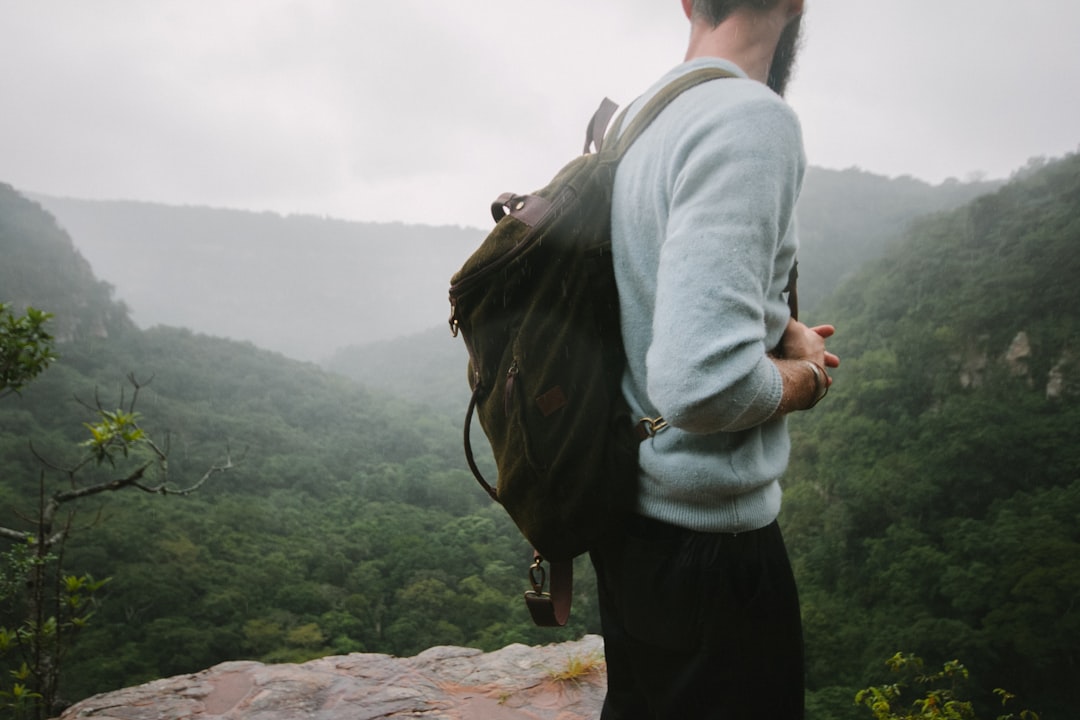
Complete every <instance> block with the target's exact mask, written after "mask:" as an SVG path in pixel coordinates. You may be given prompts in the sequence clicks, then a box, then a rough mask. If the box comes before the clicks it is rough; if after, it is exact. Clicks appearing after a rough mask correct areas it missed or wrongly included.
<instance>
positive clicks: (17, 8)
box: [0, 0, 1080, 228]
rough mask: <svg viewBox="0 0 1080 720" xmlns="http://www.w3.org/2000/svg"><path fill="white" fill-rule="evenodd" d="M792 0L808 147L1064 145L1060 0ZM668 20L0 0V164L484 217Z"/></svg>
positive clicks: (176, 189) (349, 211)
mask: <svg viewBox="0 0 1080 720" xmlns="http://www.w3.org/2000/svg"><path fill="white" fill-rule="evenodd" d="M807 6H808V13H807V17H806V28H805V44H804V48H803V52H802V55H801V59H800V62H799V67H798V70H797V74H796V76H795V79H794V80H793V82H792V85H791V86H790V89H789V93H788V99H789V101H790V102H791V104H792V105H793V106H794V107H795V109H796V110H797V111H798V112H799V115H800V117H801V118H802V122H803V130H804V135H805V139H806V146H807V154H808V156H809V159H810V162H811V164H812V165H817V166H822V167H827V168H837V169H840V168H847V167H852V166H857V167H860V168H862V169H864V170H868V171H871V172H875V173H879V174H882V175H889V176H896V175H905V174H908V175H913V176H915V177H918V178H921V179H924V180H927V181H929V182H932V183H935V184H936V183H938V182H941V181H942V180H944V179H946V178H948V177H957V178H959V179H965V178H967V177H971V176H973V175H974V174H976V173H982V174H985V176H987V177H991V178H993V177H1006V176H1008V175H1009V173H1010V172H1012V171H1013V170H1015V169H1016V168H1018V167H1020V166H1022V165H1023V164H1024V163H1025V162H1026V160H1027V159H1028V158H1030V157H1033V156H1039V155H1045V156H1049V157H1058V156H1061V155H1064V154H1066V153H1069V152H1074V151H1076V150H1077V149H1078V146H1080V51H1078V50H1077V47H1078V38H1080V2H1077V0H1024V1H1023V2H1018V1H1017V0H902V1H900V2H898V1H896V0H807ZM686 36H687V23H686V20H685V18H684V17H683V15H682V12H681V9H680V4H679V2H678V0H537V1H536V2H523V1H522V0H503V1H501V2H497V1H495V0H453V1H452V2H449V1H444V2H437V1H435V0H427V1H426V2H425V1H424V0H213V1H211V0H93V1H92V2H88V1H87V0H34V1H30V0H0V182H7V183H10V184H12V185H14V186H16V187H17V188H19V189H21V190H27V191H34V192H42V193H49V194H56V195H67V196H71V197H79V198H102V199H136V200H148V201H155V202H163V203H169V204H199V205H213V206H217V207H232V208H243V209H251V210H270V211H274V212H278V213H282V214H288V213H311V214H317V215H328V216H332V217H339V218H346V219H354V220H372V221H397V220H400V221H404V222H423V223H431V224H459V225H468V226H475V227H484V228H486V227H487V226H488V225H489V224H490V219H489V217H488V214H487V213H488V211H487V207H488V205H489V203H490V201H491V200H492V199H493V198H494V197H495V196H497V195H498V194H499V193H501V192H503V191H515V192H528V191H530V190H534V189H536V188H537V187H539V186H541V185H543V184H544V182H546V180H547V179H548V178H549V176H550V175H552V174H553V173H554V172H555V171H556V170H557V169H558V168H559V167H560V166H561V165H562V164H563V162H565V161H566V160H568V159H569V158H570V157H571V156H572V155H574V154H575V153H577V152H579V151H580V148H581V144H582V140H583V136H584V126H585V122H586V120H587V119H588V117H589V116H590V115H591V113H592V111H593V109H595V107H596V104H597V103H598V101H599V100H600V98H602V97H603V96H604V95H609V96H611V97H612V98H613V99H615V100H617V101H619V102H627V101H629V100H631V99H632V98H633V97H634V96H635V95H636V94H637V93H639V92H640V91H641V90H643V89H644V88H645V87H646V86H647V85H649V84H650V83H651V82H652V81H653V80H654V79H655V78H656V77H658V76H659V75H660V74H662V73H663V72H665V71H666V70H668V69H669V68H671V67H672V66H674V65H676V64H678V63H679V62H680V61H681V60H682V56H683V52H684V50H685V41H686Z"/></svg>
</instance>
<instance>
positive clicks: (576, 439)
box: [450, 68, 731, 625]
mask: <svg viewBox="0 0 1080 720" xmlns="http://www.w3.org/2000/svg"><path fill="white" fill-rule="evenodd" d="M730 76H731V74H730V73H728V72H727V71H724V70H721V69H719V68H704V69H701V70H697V71H694V72H691V73H689V74H686V75H683V76H682V77H680V78H677V79H676V80H674V81H673V82H672V83H670V84H669V85H667V86H666V87H665V88H663V89H662V90H661V91H660V92H659V93H658V94H657V95H656V96H655V97H654V98H652V99H651V100H650V101H649V102H648V103H646V105H645V107H643V108H642V110H641V111H640V112H639V113H638V114H637V115H636V116H635V117H634V119H633V121H632V122H631V123H630V124H629V126H628V127H626V128H625V130H623V131H621V132H620V133H619V135H618V137H617V139H614V140H610V141H609V142H608V143H604V131H605V128H606V127H607V125H608V123H609V121H610V120H611V117H612V116H613V114H614V111H615V105H614V103H612V102H611V101H610V100H607V99H605V100H604V102H603V103H602V104H601V106H600V108H599V109H598V110H597V112H596V114H595V115H594V116H593V118H592V120H591V121H590V123H589V126H588V129H587V131H586V138H585V152H584V154H583V155H581V156H580V157H577V158H575V159H574V160H572V161H571V162H569V163H568V164H567V165H566V166H565V167H563V169H562V170H561V171H559V172H558V173H557V174H556V176H555V178H554V179H553V180H552V181H551V182H550V183H549V184H548V185H547V186H546V187H544V188H543V189H541V190H538V191H537V192H535V193H532V194H529V195H515V194H512V193H505V194H503V195H501V196H499V198H498V199H496V200H495V202H494V203H493V204H492V216H493V217H494V219H495V221H496V225H495V227H494V229H493V230H492V231H491V233H490V234H489V235H488V236H487V238H486V239H485V240H484V241H483V243H482V244H481V245H480V247H479V248H478V249H477V250H476V251H475V252H474V253H473V254H472V255H471V256H470V257H469V258H468V259H467V260H466V262H465V264H464V265H463V266H462V268H461V269H460V270H459V271H458V272H457V273H455V274H454V275H453V277H452V278H451V280H450V306H451V315H450V327H451V331H452V332H453V334H454V335H455V336H456V335H458V334H460V335H461V336H462V337H463V338H464V341H465V346H466V348H467V350H468V355H469V361H468V381H469V385H470V388H471V389H472V398H471V400H470V402H469V407H468V410H467V411H466V415H465V440H464V442H465V455H466V459H467V461H468V464H469V467H470V468H471V470H472V471H473V474H474V475H475V476H476V478H477V480H478V481H479V483H480V484H481V486H483V488H484V489H485V490H486V491H487V493H488V494H489V495H490V496H491V498H492V499H493V500H495V501H496V502H498V503H500V504H501V505H502V506H503V507H504V508H505V509H506V511H507V512H508V513H509V514H510V516H511V518H512V519H513V520H514V522H515V523H516V525H517V526H518V528H519V529H520V530H521V532H522V534H524V536H525V537H526V538H527V539H528V541H529V542H530V543H531V544H532V546H533V548H535V557H534V559H533V563H532V565H531V566H530V570H529V578H530V582H531V585H532V590H531V591H529V592H527V593H526V602H527V604H528V606H529V610H530V612H531V614H532V616H533V619H534V621H535V622H536V623H537V624H540V625H563V624H565V622H566V619H567V617H568V616H569V610H570V595H571V591H570V590H571V588H570V585H571V582H572V560H573V558H574V557H575V556H577V555H580V554H582V553H584V552H587V551H588V550H590V549H592V548H594V547H596V546H597V544H598V543H600V542H601V541H602V540H603V539H604V538H605V537H606V536H607V535H609V534H610V533H613V532H615V531H617V529H618V528H619V526H620V523H621V522H622V521H623V520H624V519H625V518H626V517H627V516H628V515H629V512H630V510H631V507H632V504H633V502H634V500H635V496H636V483H637V469H638V467H637V451H638V444H639V443H640V441H641V440H642V439H644V438H645V437H647V436H648V435H649V434H651V433H654V432H656V431H657V430H658V429H661V428H662V427H663V420H662V419H661V418H653V419H649V418H634V417H631V414H630V409H629V406H628V405H627V403H626V401H625V400H624V398H623V396H622V392H621V380H622V375H623V369H624V367H625V364H626V356H625V352H624V350H623V344H622V334H621V330H620V326H619V298H618V292H617V288H616V286H615V273H614V268H613V265H612V257H611V195H612V188H613V185H614V178H615V169H616V167H617V165H618V163H619V160H620V158H621V157H622V156H623V154H624V153H625V152H626V150H627V149H628V148H629V147H630V145H631V144H632V143H633V142H634V140H635V139H637V137H638V136H639V135H640V134H641V133H642V132H643V131H644V130H645V128H646V127H648V125H649V124H650V123H651V122H652V121H653V120H654V119H655V118H656V116H657V115H659V114H660V112H661V111H662V110H663V109H664V107H666V106H667V104H668V103H669V102H671V100H673V99H674V98H675V97H676V96H678V95H679V94H680V93H682V92H683V91H685V90H687V89H689V88H690V87H693V86H695V85H697V84H699V83H702V82H705V81H708V80H712V79H716V78H721V77H730ZM621 122H622V118H620V120H619V121H617V122H616V126H618V125H620V124H621ZM591 146H595V148H596V151H595V152H590V147H591ZM474 413H475V414H476V415H478V416H479V420H480V425H481V427H482V428H483V430H484V433H485V435H486V436H487V439H488V441H489V442H490V444H491V448H492V451H493V454H494V458H495V464H496V467H497V471H498V479H497V482H496V483H495V485H492V484H491V483H489V482H488V481H487V480H486V479H485V478H484V477H483V475H482V473H481V472H480V470H479V468H478V466H477V463H476V461H475V458H474V457H473V452H472V446H471V442H470V428H471V422H472V417H473V415H474ZM544 560H547V561H549V564H550V567H551V578H550V592H547V591H545V589H544V588H545V584H546V583H547V572H546V570H545V569H544V566H543V564H542V563H543V561H544Z"/></svg>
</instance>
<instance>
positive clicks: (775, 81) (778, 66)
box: [767, 15, 802, 97]
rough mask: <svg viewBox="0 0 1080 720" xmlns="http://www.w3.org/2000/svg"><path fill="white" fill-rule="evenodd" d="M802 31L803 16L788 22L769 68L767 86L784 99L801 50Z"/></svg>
mask: <svg viewBox="0 0 1080 720" xmlns="http://www.w3.org/2000/svg"><path fill="white" fill-rule="evenodd" d="M801 29H802V15H798V16H797V17H795V18H793V19H792V20H791V21H790V22H788V24H787V26H786V27H785V28H784V31H783V32H782V33H780V40H779V42H777V43H776V52H774V53H773V58H772V64H771V65H770V66H769V78H768V81H767V84H768V86H769V87H770V88H772V89H773V91H774V92H775V93H776V94H777V95H780V96H781V97H783V95H784V91H785V90H786V89H787V84H788V80H790V79H791V71H792V70H793V69H794V68H795V56H796V55H797V54H798V50H799V32H800V30H801Z"/></svg>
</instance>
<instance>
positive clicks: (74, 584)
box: [0, 304, 232, 719]
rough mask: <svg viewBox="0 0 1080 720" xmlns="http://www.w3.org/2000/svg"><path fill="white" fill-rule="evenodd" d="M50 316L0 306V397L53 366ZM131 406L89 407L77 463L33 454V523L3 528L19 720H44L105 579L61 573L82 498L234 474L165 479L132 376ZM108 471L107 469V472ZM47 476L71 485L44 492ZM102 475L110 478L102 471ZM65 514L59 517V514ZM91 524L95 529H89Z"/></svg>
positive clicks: (6, 646)
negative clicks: (37, 466) (35, 469)
mask: <svg viewBox="0 0 1080 720" xmlns="http://www.w3.org/2000/svg"><path fill="white" fill-rule="evenodd" d="M50 317H51V315H49V314H48V313H43V312H40V311H37V310H34V309H33V308H29V309H28V310H27V311H26V314H25V315H23V316H21V317H17V316H15V315H14V314H13V313H11V312H10V311H9V310H8V309H7V307H6V306H5V305H2V304H0V373H2V374H0V397H3V396H5V395H8V394H11V393H13V392H18V391H19V390H20V389H21V388H22V387H24V386H25V385H26V384H27V383H29V382H30V381H31V380H33V379H34V378H35V377H36V376H37V375H39V374H40V373H41V372H42V371H43V370H44V369H45V368H46V367H48V365H49V364H50V363H51V362H52V361H53V360H54V359H55V355H54V354H53V352H52V342H53V338H52V336H51V335H50V334H49V333H47V332H46V331H45V330H44V328H43V325H44V323H45V322H46V321H47V320H48V319H49V318H50ZM128 381H129V382H130V383H131V385H132V387H133V388H134V392H133V393H132V395H131V399H130V402H126V403H125V400H124V397H123V394H121V398H120V402H119V407H118V408H117V409H108V408H107V407H106V406H105V405H103V404H102V402H101V400H100V398H95V402H94V404H93V405H89V404H86V407H87V408H88V409H90V410H91V411H92V412H93V414H94V416H95V418H94V419H95V420H96V421H95V422H89V423H85V424H84V425H85V427H86V429H87V430H88V432H89V438H88V439H87V440H86V441H85V442H82V443H80V445H79V447H80V448H81V454H80V457H79V459H78V460H77V461H76V462H75V463H74V464H73V465H70V466H61V465H58V464H56V463H53V462H51V461H50V460H48V459H46V458H44V457H42V456H41V455H39V454H38V453H37V452H36V451H34V450H33V445H32V444H31V452H33V454H34V456H35V457H36V458H37V459H38V461H39V462H40V463H41V465H42V467H43V469H42V471H41V472H40V475H39V479H38V498H37V507H36V513H35V514H34V516H33V517H21V519H22V520H23V524H24V525H25V528H22V529H20V528H11V527H3V526H0V538H2V539H4V540H7V541H9V542H11V543H12V547H11V549H10V550H9V551H8V552H7V553H5V554H3V555H0V603H3V604H6V605H9V606H11V607H12V609H13V613H12V617H19V616H21V618H22V620H21V622H20V623H19V624H17V625H16V627H14V628H6V627H0V657H3V656H5V655H11V656H14V661H13V663H12V664H13V667H12V668H11V669H10V675H11V677H12V678H13V683H12V685H11V686H10V688H6V687H5V688H4V689H2V690H0V698H2V699H3V700H4V701H5V704H6V705H7V706H8V707H9V708H10V709H11V710H12V711H13V714H14V715H15V716H16V717H28V718H38V719H40V718H44V717H48V716H50V715H51V714H52V713H51V711H52V710H53V709H54V707H55V705H56V703H57V699H58V690H59V683H60V671H61V667H62V665H63V660H64V657H65V655H66V654H67V652H68V651H69V650H70V648H71V646H72V644H73V642H74V639H75V636H76V635H77V634H78V632H79V631H80V630H81V629H82V628H83V627H84V626H85V625H86V623H87V621H88V620H89V618H90V616H91V615H92V614H93V610H94V605H95V594H96V593H97V591H98V590H100V589H101V588H102V587H103V586H104V585H105V584H106V583H107V582H108V579H107V578H106V579H104V580H96V579H95V578H94V577H93V576H92V575H90V574H83V575H73V574H70V573H68V572H66V571H65V569H64V562H63V557H64V547H65V544H66V543H67V540H68V538H69V537H70V535H71V533H72V532H73V530H74V529H75V524H74V520H75V509H74V506H75V505H76V504H77V503H78V502H79V501H81V500H85V499H86V498H90V497H93V496H96V495H100V494H102V493H106V492H114V491H117V490H122V489H125V488H135V489H137V490H141V491H143V492H146V493H153V494H159V495H188V494H191V493H193V492H195V491H196V490H198V489H199V488H200V487H201V486H202V485H203V484H204V483H205V482H206V481H207V480H209V479H210V478H211V477H212V476H213V475H215V474H217V473H221V472H225V471H227V470H229V469H230V468H231V467H232V461H231V458H230V457H228V456H226V460H225V461H224V462H223V463H221V464H217V465H214V466H212V467H211V468H210V469H209V470H207V471H206V472H205V473H204V474H203V476H202V477H201V478H199V479H198V481H196V482H195V483H194V484H193V485H191V486H190V487H186V488H177V487H175V486H173V485H172V484H170V482H169V478H168V462H167V461H168V445H167V443H166V445H165V446H164V447H162V446H159V445H158V444H157V443H156V442H155V441H154V440H153V439H152V438H151V437H150V435H149V434H148V433H147V432H146V431H144V430H143V428H142V427H141V426H140V420H141V416H140V415H139V413H138V412H136V411H135V405H136V402H137V400H138V396H139V391H140V389H141V388H142V387H143V386H144V385H145V383H140V382H139V381H138V380H137V379H136V378H135V375H134V374H130V375H129V376H128ZM106 466H107V469H106ZM46 471H51V472H54V473H57V474H59V475H60V476H61V477H62V478H63V480H64V482H63V483H62V485H61V486H60V487H59V488H57V489H56V490H54V491H53V492H51V493H50V492H47V490H46ZM102 471H104V473H103V472H102ZM62 510H63V511H65V512H61V511H62ZM91 524H92V523H91Z"/></svg>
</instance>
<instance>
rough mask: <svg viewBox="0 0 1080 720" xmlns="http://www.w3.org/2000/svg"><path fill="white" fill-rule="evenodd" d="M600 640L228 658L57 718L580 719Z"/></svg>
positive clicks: (596, 686)
mask: <svg viewBox="0 0 1080 720" xmlns="http://www.w3.org/2000/svg"><path fill="white" fill-rule="evenodd" d="M606 681H607V677H606V675H605V673H604V664H603V640H602V639H601V638H600V637H598V636H595V635H589V636H586V637H584V638H582V639H581V640H577V641H573V642H566V643H559V644H555V645H546V646H543V647H527V646H525V645H509V646H507V647H505V648H503V649H502V650H497V651H495V652H491V653H482V652H480V651H479V650H474V649H470V648H459V647H433V648H430V649H428V650H425V651H424V652H422V653H421V654H419V655H417V656H416V657H412V658H396V657H392V656H390V655H378V654H369V653H354V654H352V655H340V656H335V657H325V658H320V659H318V660H312V661H310V662H306V663H304V664H302V665H265V664H263V663H258V662H253V661H235V662H227V663H222V664H221V665H216V666H214V667H212V668H210V669H209V670H204V671H202V672H198V673H195V674H193V675H180V676H177V677H172V678H166V679H163V680H155V681H153V682H149V683H146V684H145V685H139V686H137V687H132V688H127V689H124V690H117V691H115V692H110V693H105V694H102V695H95V696H94V697H91V698H87V699H86V700H83V701H82V702H80V703H77V704H75V705H73V706H71V707H70V708H68V709H67V710H66V711H64V713H63V714H62V715H61V716H60V719H61V720H76V718H95V720H212V719H214V718H221V719H222V720H296V718H310V719H312V720H377V719H378V718H409V717H422V718H429V719H430V720H584V719H585V718H595V717H598V716H599V714H600V706H601V705H602V704H603V699H604V691H605V687H606V684H607V683H606Z"/></svg>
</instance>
